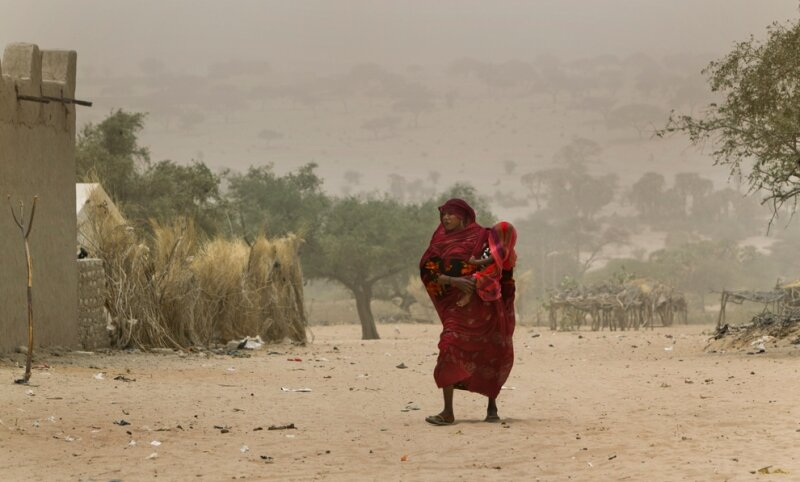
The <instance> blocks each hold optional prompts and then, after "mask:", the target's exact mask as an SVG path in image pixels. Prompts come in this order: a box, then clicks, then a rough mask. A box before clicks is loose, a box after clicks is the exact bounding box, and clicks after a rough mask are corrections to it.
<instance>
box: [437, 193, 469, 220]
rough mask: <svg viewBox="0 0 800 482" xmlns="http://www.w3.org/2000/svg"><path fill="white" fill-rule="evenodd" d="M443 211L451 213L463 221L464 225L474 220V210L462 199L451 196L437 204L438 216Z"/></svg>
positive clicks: (442, 214) (440, 215) (442, 213)
mask: <svg viewBox="0 0 800 482" xmlns="http://www.w3.org/2000/svg"><path fill="white" fill-rule="evenodd" d="M445 213H453V214H455V215H456V216H458V217H460V218H461V219H462V220H463V221H464V226H467V225H470V224H472V223H474V222H475V210H474V209H472V206H470V205H469V204H467V202H466V201H464V200H463V199H458V198H453V199H450V200H448V201H447V202H446V203H444V204H442V205H441V206H439V218H440V219H441V217H442V216H444V215H445Z"/></svg>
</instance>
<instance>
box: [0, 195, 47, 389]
mask: <svg viewBox="0 0 800 482" xmlns="http://www.w3.org/2000/svg"><path fill="white" fill-rule="evenodd" d="M38 199H39V196H34V197H33V205H32V206H31V217H30V219H29V220H28V222H27V226H26V223H25V205H24V204H23V202H22V201H20V202H19V217H17V214H16V213H15V212H14V206H13V204H11V196H10V195H9V196H8V205H9V207H10V208H11V216H12V217H13V218H14V223H16V225H17V227H19V231H20V233H21V234H22V240H23V242H24V244H25V261H26V266H27V269H28V292H27V294H28V353H27V356H26V360H25V375H24V376H23V378H21V379H18V380H14V383H20V384H27V383H28V381H29V380H30V379H31V362H32V361H33V262H32V260H31V249H30V244H29V243H28V237H29V236H30V234H31V228H33V218H34V216H35V215H36V201H37V200H38Z"/></svg>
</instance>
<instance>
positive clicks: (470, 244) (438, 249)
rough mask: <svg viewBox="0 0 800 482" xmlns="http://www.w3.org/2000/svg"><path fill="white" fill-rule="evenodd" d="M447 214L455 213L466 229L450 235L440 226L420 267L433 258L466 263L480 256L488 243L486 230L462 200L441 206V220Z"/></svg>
mask: <svg viewBox="0 0 800 482" xmlns="http://www.w3.org/2000/svg"><path fill="white" fill-rule="evenodd" d="M445 213H455V214H456V215H457V216H459V217H461V219H463V220H464V229H462V230H460V231H456V232H451V233H448V232H447V231H445V229H444V225H443V224H441V223H440V224H439V226H438V227H437V228H436V231H434V233H433V236H432V237H431V241H430V244H429V245H428V249H427V250H426V251H425V254H423V255H422V259H421V260H420V266H422V265H423V264H424V262H425V261H426V260H428V259H430V258H432V257H438V258H441V259H457V260H462V261H466V260H468V259H469V258H470V256H478V255H479V253H480V251H481V250H482V249H483V248H482V246H483V244H484V242H485V241H486V236H487V232H486V229H485V228H483V227H481V226H480V225H479V224H478V223H476V222H475V210H474V209H472V207H471V206H470V205H469V204H467V202H466V201H464V200H462V199H450V200H449V201H447V202H446V203H444V204H442V205H441V206H439V218H440V219H441V216H442V215H444V214H445Z"/></svg>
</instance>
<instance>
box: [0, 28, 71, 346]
mask: <svg viewBox="0 0 800 482" xmlns="http://www.w3.org/2000/svg"><path fill="white" fill-rule="evenodd" d="M76 66H77V54H76V53H75V52H74V51H63V50H39V48H38V47H37V46H36V45H33V44H10V45H8V46H7V47H6V48H5V51H4V52H3V57H2V61H0V207H2V209H0V253H2V256H0V352H3V351H9V350H11V349H13V348H14V347H15V346H19V345H26V344H27V340H28V336H27V323H28V315H27V301H26V286H27V274H26V262H25V252H24V248H23V243H22V235H21V234H20V232H19V229H18V228H17V226H16V225H15V224H14V222H13V220H12V218H11V215H10V212H9V209H8V205H7V200H6V198H7V196H8V195H10V196H11V197H12V199H13V200H14V203H15V204H16V202H18V201H20V200H21V201H24V202H25V207H26V208H27V209H30V206H31V200H32V198H33V196H35V195H38V196H39V203H38V206H37V210H36V218H35V220H34V224H33V230H32V232H31V235H30V248H31V255H32V258H33V315H34V340H35V345H36V346H63V347H77V346H78V344H79V337H78V318H77V314H78V294H77V289H78V288H77V287H78V273H77V260H76V253H75V246H76V242H77V241H76V240H77V233H76V219H75V218H76V214H75V106H74V105H71V104H65V103H62V102H52V101H51V102H50V103H47V104H43V103H38V102H30V101H25V100H20V99H19V97H18V96H19V95H28V96H39V97H41V96H43V95H45V96H53V97H65V98H74V97H75V71H76Z"/></svg>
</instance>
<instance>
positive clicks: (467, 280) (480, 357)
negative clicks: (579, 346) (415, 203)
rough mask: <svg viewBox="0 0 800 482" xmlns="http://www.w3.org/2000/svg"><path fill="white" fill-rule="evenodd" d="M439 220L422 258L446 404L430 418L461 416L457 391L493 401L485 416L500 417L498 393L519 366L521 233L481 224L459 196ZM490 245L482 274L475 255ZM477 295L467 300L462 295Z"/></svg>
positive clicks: (438, 421) (440, 421)
mask: <svg viewBox="0 0 800 482" xmlns="http://www.w3.org/2000/svg"><path fill="white" fill-rule="evenodd" d="M439 215H440V221H441V223H440V225H439V227H438V228H437V229H436V231H435V232H434V233H433V237H432V238H431V242H430V245H429V246H428V249H427V250H426V251H425V254H423V255H422V259H421V260H420V273H421V276H422V281H423V283H425V287H426V289H427V291H428V294H429V295H430V297H431V300H432V301H433V305H434V307H435V308H436V312H437V313H438V315H439V318H440V319H441V321H442V334H441V335H440V337H439V358H438V359H437V362H436V368H435V369H434V372H433V377H434V380H435V381H436V385H437V386H438V387H439V388H441V389H442V393H443V396H444V409H443V410H442V412H441V413H439V414H438V415H432V416H429V417H427V418H426V419H425V420H426V421H427V422H428V423H431V424H434V425H449V424H452V423H453V422H454V421H455V414H454V412H453V390H454V389H455V388H459V389H464V390H468V391H471V392H476V393H480V394H482V395H485V396H486V397H488V398H489V403H488V407H487V410H486V421H487V422H496V421H499V420H500V417H499V416H498V414H497V404H496V401H495V400H496V398H497V395H498V394H499V393H500V388H501V387H502V386H503V383H504V382H505V381H506V379H507V378H508V375H509V373H510V372H511V367H512V365H513V363H514V348H513V345H512V336H513V334H514V322H515V320H514V279H513V268H514V263H515V260H516V254H515V253H514V243H515V242H516V231H514V228H513V227H512V226H511V225H510V224H509V223H500V224H498V225H496V226H495V227H494V228H492V229H486V228H483V227H481V226H480V225H479V224H478V223H476V222H475V211H474V210H473V209H472V207H470V206H469V204H467V203H466V202H464V201H462V200H461V199H451V200H449V201H447V202H446V203H445V204H443V205H442V206H440V207H439ZM487 249H488V250H489V253H490V255H491V257H492V263H490V264H489V265H488V266H486V267H485V268H482V269H481V270H480V271H478V270H477V269H478V268H476V266H475V265H474V264H473V263H471V262H470V259H472V258H477V257H479V256H481V253H483V252H484V251H485V250H487ZM465 293H473V296H471V297H470V298H468V301H467V302H466V303H465V298H464V294H465Z"/></svg>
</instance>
